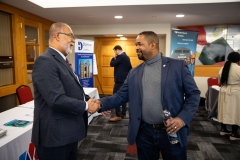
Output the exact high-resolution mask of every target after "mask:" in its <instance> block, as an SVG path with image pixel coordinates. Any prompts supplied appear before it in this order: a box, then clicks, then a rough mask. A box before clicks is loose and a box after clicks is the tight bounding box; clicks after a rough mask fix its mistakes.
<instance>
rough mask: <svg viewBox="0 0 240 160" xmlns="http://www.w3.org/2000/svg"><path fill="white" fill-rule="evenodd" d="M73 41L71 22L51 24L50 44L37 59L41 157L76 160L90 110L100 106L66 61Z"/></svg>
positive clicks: (35, 133) (36, 138) (35, 138)
mask: <svg viewBox="0 0 240 160" xmlns="http://www.w3.org/2000/svg"><path fill="white" fill-rule="evenodd" d="M74 42H75V39H74V34H73V32H72V29H71V28H70V27H69V25H67V24H66V23H61V22H58V23H54V24H52V26H51V28H50V30H49V48H48V49H47V50H46V51H45V53H43V54H42V55H40V56H39V57H38V58H37V59H36V61H35V63H34V67H33V73H32V78H33V86H34V105H35V108H34V120H33V128H32V142H33V143H34V144H35V146H36V151H37V154H38V157H39V159H40V160H53V159H56V160H77V144H78V141H80V140H82V139H83V138H84V137H86V134H87V127H88V112H89V113H94V112H95V111H96V110H98V109H99V108H98V107H96V106H93V105H90V103H91V100H92V99H90V97H89V96H88V95H86V94H85V93H84V90H83V87H82V86H81V84H80V82H79V80H78V77H77V76H76V75H75V74H74V72H73V70H72V68H71V67H70V66H69V64H68V62H67V59H66V56H67V55H68V54H71V53H72V49H73V47H74ZM94 107H95V108H94Z"/></svg>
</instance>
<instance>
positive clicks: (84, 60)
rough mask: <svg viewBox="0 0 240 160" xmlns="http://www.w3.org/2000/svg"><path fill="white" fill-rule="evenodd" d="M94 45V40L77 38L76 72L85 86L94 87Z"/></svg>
mask: <svg viewBox="0 0 240 160" xmlns="http://www.w3.org/2000/svg"><path fill="white" fill-rule="evenodd" d="M93 46H94V42H93V41H89V40H83V39H76V40H75V72H76V74H77V76H78V77H79V80H80V83H81V85H82V86H83V87H93V86H94V84H93Z"/></svg>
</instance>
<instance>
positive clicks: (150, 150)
mask: <svg viewBox="0 0 240 160" xmlns="http://www.w3.org/2000/svg"><path fill="white" fill-rule="evenodd" d="M136 52H137V55H138V58H139V59H140V60H143V61H144V62H143V63H142V64H140V65H139V66H137V67H135V68H134V69H132V70H131V71H130V72H129V74H128V76H127V78H126V80H125V82H124V84H123V85H122V87H121V88H120V89H119V90H118V92H117V93H115V94H113V95H112V96H110V97H104V98H102V99H100V101H99V100H96V101H94V102H95V104H96V105H97V104H98V105H100V104H101V105H102V110H101V111H104V110H109V109H111V108H114V107H118V106H119V105H121V104H124V103H126V102H129V128H128V137H127V138H128V142H129V143H130V144H133V143H134V142H136V145H137V151H138V159H139V160H158V159H159V151H161V154H162V157H163V159H164V160H186V159H187V151H186V146H187V136H188V134H189V128H190V123H191V121H192V118H193V116H194V113H195V111H196V110H197V107H198V104H199V100H200V91H199V90H198V88H197V86H196V83H195V81H194V79H193V77H192V76H191V74H190V72H189V70H188V67H187V65H186V63H185V61H183V60H177V59H172V58H168V57H164V56H162V55H161V54H160V53H159V38H158V36H157V34H155V33H154V32H152V31H144V32H141V33H140V34H139V35H138V36H137V38H136ZM163 108H167V109H168V110H169V111H170V112H171V114H172V117H173V118H172V119H170V120H168V121H167V126H166V127H165V126H164V124H163V121H164V114H163ZM168 133H177V136H178V141H179V143H177V144H171V143H170V142H169V139H168Z"/></svg>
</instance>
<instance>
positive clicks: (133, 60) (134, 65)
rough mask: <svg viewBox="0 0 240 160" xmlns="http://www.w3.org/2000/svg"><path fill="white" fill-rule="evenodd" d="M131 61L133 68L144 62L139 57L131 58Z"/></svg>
mask: <svg viewBox="0 0 240 160" xmlns="http://www.w3.org/2000/svg"><path fill="white" fill-rule="evenodd" d="M130 60H131V64H132V67H133V68H134V67H136V66H138V65H139V64H141V63H142V62H143V61H142V60H139V59H138V57H130Z"/></svg>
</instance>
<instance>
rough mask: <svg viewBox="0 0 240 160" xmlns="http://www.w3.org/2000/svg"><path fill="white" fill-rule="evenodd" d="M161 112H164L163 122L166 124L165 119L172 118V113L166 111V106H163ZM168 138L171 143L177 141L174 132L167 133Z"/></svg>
mask: <svg viewBox="0 0 240 160" xmlns="http://www.w3.org/2000/svg"><path fill="white" fill-rule="evenodd" d="M163 113H164V124H165V125H166V121H167V120H168V119H171V118H172V115H171V113H170V111H168V110H167V109H166V108H163ZM168 139H169V141H170V143H171V144H176V143H178V142H179V141H178V136H177V134H176V133H170V134H168Z"/></svg>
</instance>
